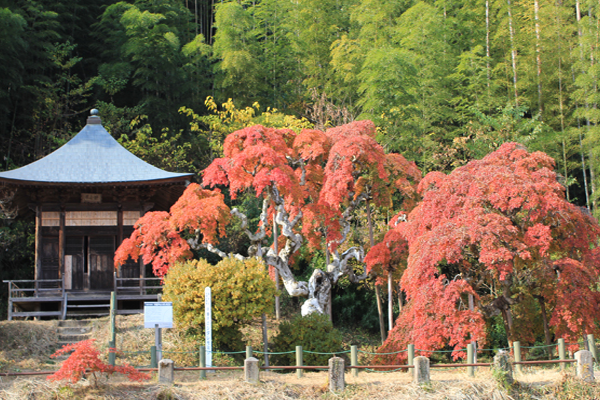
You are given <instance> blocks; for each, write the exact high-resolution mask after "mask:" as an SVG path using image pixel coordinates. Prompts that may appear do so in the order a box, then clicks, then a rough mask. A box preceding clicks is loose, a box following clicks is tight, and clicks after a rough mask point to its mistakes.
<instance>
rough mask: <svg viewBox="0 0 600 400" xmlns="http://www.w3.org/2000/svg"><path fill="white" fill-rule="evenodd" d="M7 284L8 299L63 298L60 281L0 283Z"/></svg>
mask: <svg viewBox="0 0 600 400" xmlns="http://www.w3.org/2000/svg"><path fill="white" fill-rule="evenodd" d="M2 282H4V283H8V299H9V300H11V299H13V298H23V297H48V296H53V297H54V296H55V297H59V296H60V297H63V296H64V294H65V281H64V278H62V279H29V280H25V279H23V280H15V281H2ZM17 283H18V284H19V285H17Z"/></svg>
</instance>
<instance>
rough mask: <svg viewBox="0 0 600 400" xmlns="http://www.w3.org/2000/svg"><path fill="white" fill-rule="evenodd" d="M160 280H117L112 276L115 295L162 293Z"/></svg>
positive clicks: (115, 276)
mask: <svg viewBox="0 0 600 400" xmlns="http://www.w3.org/2000/svg"><path fill="white" fill-rule="evenodd" d="M161 281H162V278H118V277H117V274H116V273H115V275H114V288H115V292H116V294H117V298H118V296H119V295H123V294H137V295H140V296H145V295H155V294H159V293H162V284H161Z"/></svg>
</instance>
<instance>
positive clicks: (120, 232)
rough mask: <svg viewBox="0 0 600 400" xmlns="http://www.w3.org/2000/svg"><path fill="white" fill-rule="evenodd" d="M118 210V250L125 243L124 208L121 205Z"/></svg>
mask: <svg viewBox="0 0 600 400" xmlns="http://www.w3.org/2000/svg"><path fill="white" fill-rule="evenodd" d="M118 207H119V208H118V209H117V248H118V247H119V246H120V245H121V243H123V206H122V205H121V203H119V206H118Z"/></svg>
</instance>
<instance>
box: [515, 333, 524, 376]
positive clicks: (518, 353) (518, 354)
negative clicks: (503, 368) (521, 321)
mask: <svg viewBox="0 0 600 400" xmlns="http://www.w3.org/2000/svg"><path fill="white" fill-rule="evenodd" d="M513 349H514V352H515V362H521V342H518V341H517V342H513ZM516 369H517V372H518V373H520V374H522V373H523V368H522V367H521V364H517V368H516Z"/></svg>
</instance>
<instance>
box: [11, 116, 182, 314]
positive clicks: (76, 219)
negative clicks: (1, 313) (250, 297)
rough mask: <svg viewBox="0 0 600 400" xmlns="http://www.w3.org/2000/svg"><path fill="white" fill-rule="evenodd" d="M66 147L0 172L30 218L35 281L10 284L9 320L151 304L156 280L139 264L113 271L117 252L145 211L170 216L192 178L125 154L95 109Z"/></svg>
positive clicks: (19, 208) (133, 309)
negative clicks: (113, 302) (113, 297)
mask: <svg viewBox="0 0 600 400" xmlns="http://www.w3.org/2000/svg"><path fill="white" fill-rule="evenodd" d="M91 114H92V115H91V116H90V117H89V118H88V119H87V124H86V126H85V127H84V128H83V129H82V130H81V132H79V133H78V134H77V135H76V136H75V137H73V139H71V140H70V141H69V142H68V143H66V144H65V145H64V146H62V147H61V148H59V149H58V150H56V151H54V152H53V153H51V154H49V155H48V156H46V157H44V158H42V159H40V160H38V161H35V162H33V163H31V164H29V165H26V166H24V167H22V168H18V169H15V170H12V171H6V172H0V189H1V190H2V192H3V193H4V194H5V196H9V197H12V200H11V207H12V209H13V210H15V211H16V213H17V214H19V215H21V216H23V215H25V214H27V213H32V212H33V213H35V276H34V277H32V278H33V279H31V280H19V281H5V283H7V284H8V290H9V302H8V319H9V320H10V319H13V318H17V317H23V318H27V317H35V318H39V317H49V318H61V319H65V318H73V317H84V316H91V315H104V314H108V312H109V304H110V296H111V292H112V291H115V292H116V295H117V310H118V311H117V312H118V313H121V314H125V313H137V312H141V311H142V309H143V302H144V301H156V299H157V295H158V294H159V293H160V280H159V279H157V278H154V277H153V275H152V273H151V270H150V268H149V267H148V268H147V267H146V266H144V265H143V264H142V263H141V262H130V263H127V264H126V265H122V266H121V267H120V268H119V269H118V271H116V270H115V268H114V265H113V258H114V253H115V250H116V249H117V247H118V246H119V245H120V243H121V242H122V241H123V239H124V238H126V237H128V236H129V235H131V233H132V232H133V225H134V224H135V222H136V221H137V220H138V219H139V218H140V217H141V216H142V215H143V214H144V213H146V212H148V211H150V210H168V209H169V208H170V207H171V205H172V204H173V203H175V201H176V200H177V199H178V198H179V196H180V195H181V194H182V193H183V190H184V189H185V187H186V186H187V184H188V183H189V181H190V180H191V178H192V176H193V174H188V173H172V172H167V171H163V170H161V169H159V168H156V167H154V166H152V165H150V164H148V163H146V162H144V161H142V160H140V159H139V158H137V157H136V156H135V155H133V154H132V153H130V152H129V151H127V150H126V149H125V148H124V147H122V146H121V145H120V144H119V143H118V142H117V141H116V140H115V139H113V137H112V136H111V135H110V134H109V133H108V132H107V131H106V129H104V127H103V126H102V123H101V120H100V117H99V116H98V115H97V114H98V112H97V110H92V112H91Z"/></svg>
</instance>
